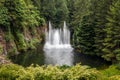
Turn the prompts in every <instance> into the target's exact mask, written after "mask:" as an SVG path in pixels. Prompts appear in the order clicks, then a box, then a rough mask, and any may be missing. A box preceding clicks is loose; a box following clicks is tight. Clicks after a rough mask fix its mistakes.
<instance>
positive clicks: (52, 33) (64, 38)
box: [44, 21, 72, 49]
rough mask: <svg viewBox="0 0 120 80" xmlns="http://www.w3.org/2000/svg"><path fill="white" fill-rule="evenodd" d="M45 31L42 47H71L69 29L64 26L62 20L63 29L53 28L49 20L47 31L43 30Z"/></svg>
mask: <svg viewBox="0 0 120 80" xmlns="http://www.w3.org/2000/svg"><path fill="white" fill-rule="evenodd" d="M45 33H46V42H45V45H44V49H52V48H54V49H57V48H58V49H60V48H66V49H72V47H71V45H70V31H69V29H68V28H67V26H66V22H65V21H64V26H63V29H62V28H60V29H53V28H52V26H51V23H50V22H49V31H47V30H45Z"/></svg>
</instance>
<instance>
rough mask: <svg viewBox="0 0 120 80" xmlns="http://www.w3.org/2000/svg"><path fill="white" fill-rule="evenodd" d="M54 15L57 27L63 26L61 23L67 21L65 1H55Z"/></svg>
mask: <svg viewBox="0 0 120 80" xmlns="http://www.w3.org/2000/svg"><path fill="white" fill-rule="evenodd" d="M55 7H56V14H55V24H56V25H58V26H57V27H61V26H63V22H64V21H67V19H68V13H69V11H68V8H67V4H66V0H56V4H55Z"/></svg>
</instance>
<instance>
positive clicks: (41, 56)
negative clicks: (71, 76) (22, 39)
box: [10, 46, 111, 69]
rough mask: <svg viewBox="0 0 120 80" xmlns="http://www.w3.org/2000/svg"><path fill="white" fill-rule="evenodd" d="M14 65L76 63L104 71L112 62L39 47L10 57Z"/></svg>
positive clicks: (63, 50)
mask: <svg viewBox="0 0 120 80" xmlns="http://www.w3.org/2000/svg"><path fill="white" fill-rule="evenodd" d="M10 59H11V61H12V62H13V63H16V64H19V65H22V66H25V67H27V66H29V65H31V64H38V65H48V64H52V65H56V64H57V65H68V66H72V65H75V64H76V63H81V65H88V66H90V67H94V68H98V69H104V68H107V67H108V66H109V65H110V64H111V62H107V61H105V60H104V59H102V58H100V57H97V56H90V55H85V54H81V53H78V52H76V51H75V50H69V49H59V50H58V49H54V50H43V47H42V46H38V47H37V49H36V50H29V51H27V52H24V53H21V54H18V55H16V56H11V57H10Z"/></svg>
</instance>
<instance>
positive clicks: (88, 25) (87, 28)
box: [74, 15, 95, 54]
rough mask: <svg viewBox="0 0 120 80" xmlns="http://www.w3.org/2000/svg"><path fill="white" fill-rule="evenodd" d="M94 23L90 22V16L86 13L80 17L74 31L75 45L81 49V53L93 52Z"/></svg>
mask: <svg viewBox="0 0 120 80" xmlns="http://www.w3.org/2000/svg"><path fill="white" fill-rule="evenodd" d="M93 26H94V24H93V23H92V22H91V16H90V15H86V16H84V17H83V18H82V21H81V24H80V26H79V27H77V28H76V30H75V31H76V32H75V33H74V40H75V41H74V42H75V44H74V45H75V46H76V47H78V48H80V49H81V52H82V53H85V54H94V49H95V48H94V44H95V42H94V37H95V32H94V27H93Z"/></svg>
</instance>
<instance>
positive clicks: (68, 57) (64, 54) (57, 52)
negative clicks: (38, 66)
mask: <svg viewBox="0 0 120 80" xmlns="http://www.w3.org/2000/svg"><path fill="white" fill-rule="evenodd" d="M44 52H45V53H44V56H45V64H52V65H60V66H61V65H68V66H72V65H73V62H74V55H73V50H72V49H44Z"/></svg>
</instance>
